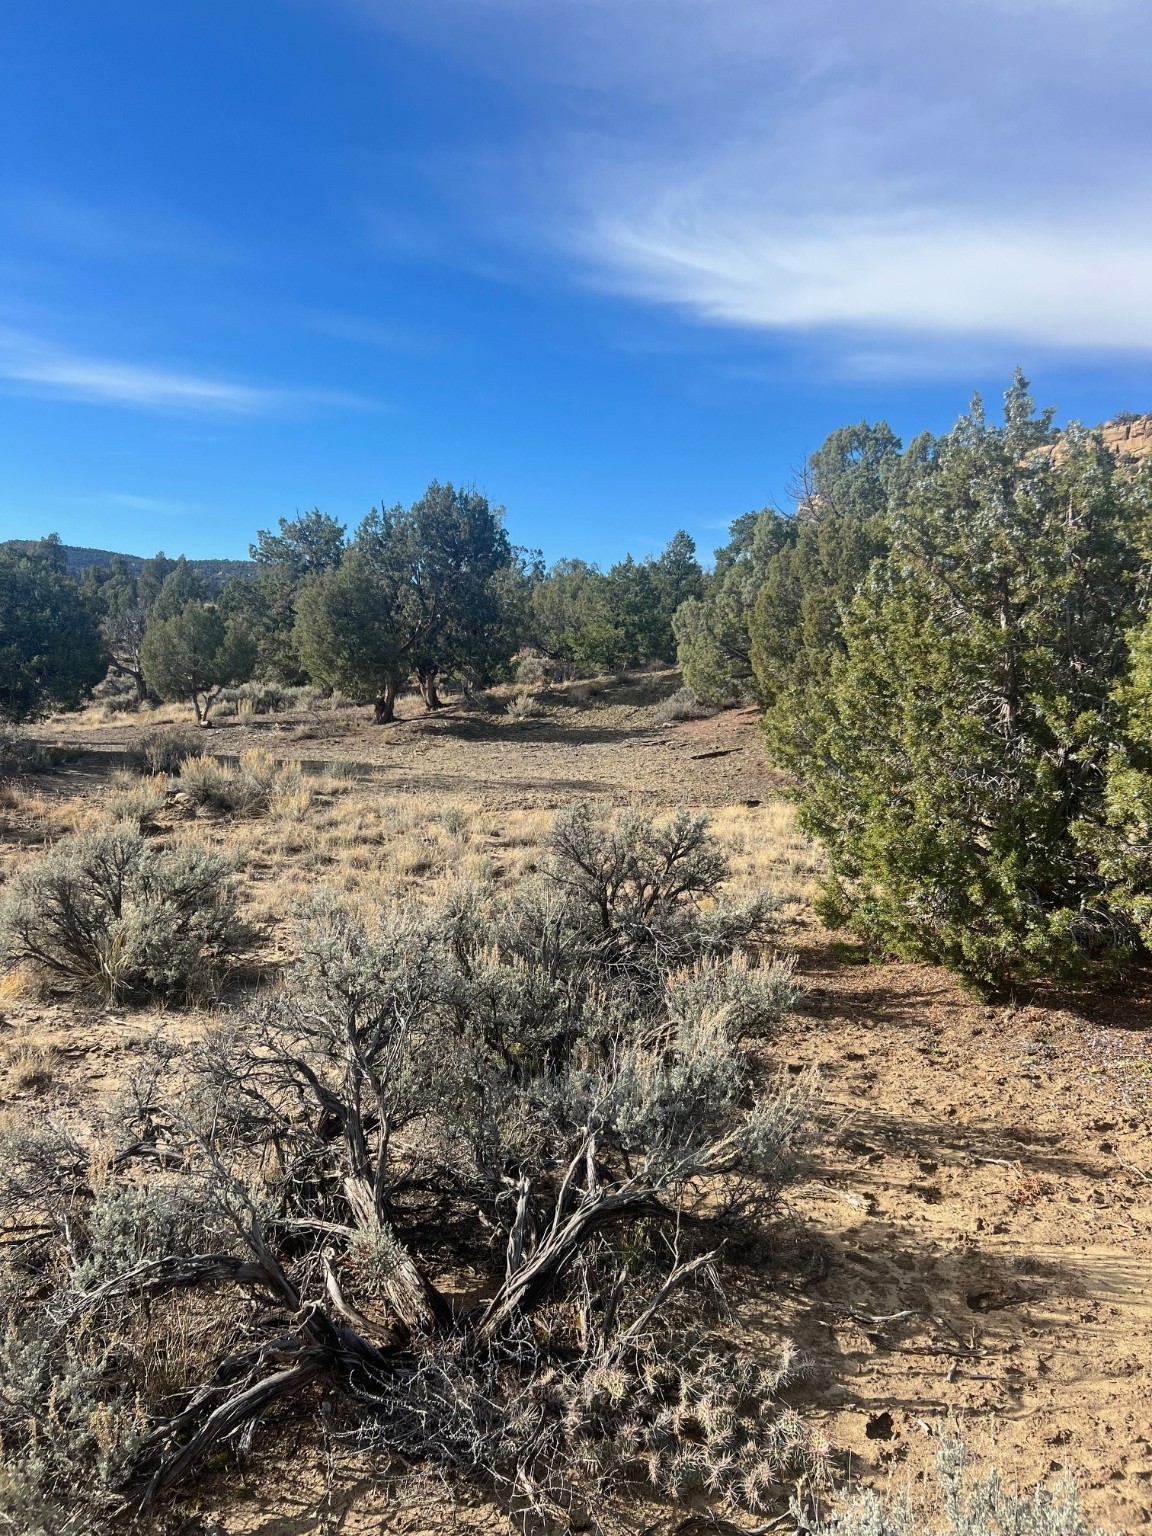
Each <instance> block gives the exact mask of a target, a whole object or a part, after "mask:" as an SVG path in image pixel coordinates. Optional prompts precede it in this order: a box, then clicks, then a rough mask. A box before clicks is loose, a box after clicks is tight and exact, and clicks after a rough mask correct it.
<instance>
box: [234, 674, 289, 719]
mask: <svg viewBox="0 0 1152 1536" xmlns="http://www.w3.org/2000/svg"><path fill="white" fill-rule="evenodd" d="M309 691H310V690H306V689H303V688H301V689H296V688H286V687H284V686H283V685H282V684H280V683H265V682H261V683H241V684H240V686H239V687H238V688H224V689H222V690H221V693H220V697H219V700H218V701H217V704H216V713H217V714H218V715H219V714H220V713H221V707H222V706H223V705H231V707H232V712H233V713H234V714H237V715H240V716H241V717H244V716H248V715H279V714H282V713H283V712H284V710H285V709H287V708H288V707H289V704H290V702H291V701H292V699H293V696H294V695H296V694H298V693H301V694H302V693H306V692H309Z"/></svg>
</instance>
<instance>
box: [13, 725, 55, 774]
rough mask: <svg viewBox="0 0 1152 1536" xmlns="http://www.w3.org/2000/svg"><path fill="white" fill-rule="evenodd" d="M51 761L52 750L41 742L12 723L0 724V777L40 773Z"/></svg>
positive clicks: (48, 766) (49, 765)
mask: <svg viewBox="0 0 1152 1536" xmlns="http://www.w3.org/2000/svg"><path fill="white" fill-rule="evenodd" d="M52 762H53V754H52V751H51V749H50V748H48V747H46V746H44V745H43V743H42V742H39V741H36V740H35V738H34V737H31V736H26V735H25V734H24V732H23V731H21V730H20V729H19V728H18V727H16V726H14V725H3V724H0V779H14V778H18V777H19V776H20V775H21V774H24V773H42V772H43V771H44V769H45V768H50V767H51V766H52Z"/></svg>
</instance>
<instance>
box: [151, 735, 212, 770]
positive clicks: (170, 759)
mask: <svg viewBox="0 0 1152 1536" xmlns="http://www.w3.org/2000/svg"><path fill="white" fill-rule="evenodd" d="M202 741H203V738H202V737H201V736H200V735H199V734H198V733H197V732H196V731H189V730H172V729H163V728H162V729H156V730H150V731H146V732H145V733H144V735H143V736H142V737H141V738H140V744H139V751H140V755H141V757H142V759H143V762H144V770H145V772H146V773H152V774H177V773H179V772H180V769H181V766H182V764H183V763H184V761H185V759H186V758H189V757H194V756H195V755H196V753H197V752H199V751H200V748H201V745H202Z"/></svg>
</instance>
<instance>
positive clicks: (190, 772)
mask: <svg viewBox="0 0 1152 1536" xmlns="http://www.w3.org/2000/svg"><path fill="white" fill-rule="evenodd" d="M181 782H182V784H183V787H184V789H185V791H186V793H187V794H189V795H191V797H192V799H193V800H195V801H196V803H197V804H198V805H202V806H204V807H206V808H207V809H208V810H211V811H216V812H217V813H219V814H220V815H225V816H261V815H263V814H264V813H265V812H267V811H268V810H269V809H270V808H271V806H272V804H273V801H274V800H276V799H278V798H279V799H281V800H283V799H285V798H286V797H292V798H293V800H294V803H298V804H300V805H302V806H303V808H304V809H307V799H306V798H301V797H302V796H305V795H306V791H305V788H304V785H303V781H302V779H301V775H300V771H299V769H297V768H285V767H281V766H280V765H278V764H277V762H276V759H275V758H274V757H273V756H272V754H271V753H270V752H265V751H263V750H262V749H260V748H258V747H257V748H253V749H252V750H251V751H249V752H241V754H240V760H239V762H238V763H236V764H235V765H231V764H228V763H222V762H221V761H220V759H219V758H216V757H210V756H208V755H204V756H201V757H191V758H188V759H187V760H186V761H185V763H184V765H183V768H182V770H181Z"/></svg>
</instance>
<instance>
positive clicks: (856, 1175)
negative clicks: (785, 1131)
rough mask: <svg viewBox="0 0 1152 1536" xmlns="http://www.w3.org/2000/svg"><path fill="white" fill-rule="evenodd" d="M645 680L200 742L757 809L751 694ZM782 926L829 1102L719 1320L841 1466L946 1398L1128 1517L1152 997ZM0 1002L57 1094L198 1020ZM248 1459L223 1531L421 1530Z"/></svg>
mask: <svg viewBox="0 0 1152 1536" xmlns="http://www.w3.org/2000/svg"><path fill="white" fill-rule="evenodd" d="M645 686H650V685H645ZM650 696H651V695H650V694H649V695H647V697H648V698H650ZM644 698H645V694H644V692H643V688H642V687H641V686H639V685H638V687H637V690H636V693H635V697H632V696H631V695H630V694H629V692H628V688H627V686H625V687H623V688H621V689H619V690H617V692H616V694H615V696H614V697H612V698H611V699H610V700H609V701H607V702H605V703H604V704H603V705H602V706H601V707H598V708H595V709H590V710H586V711H576V710H560V709H557V710H554V711H553V712H552V713H551V714H550V716H549V717H548V718H547V719H545V720H544V721H543V722H541V723H536V722H530V723H525V724H522V725H513V724H511V723H508V722H503V721H497V722H493V721H486V720H483V719H475V718H470V717H467V716H464V715H462V714H460V713H459V712H452V713H448V712H446V713H445V714H444V715H443V716H442V717H440V718H437V719H434V720H431V721H425V720H413V721H409V722H406V723H403V724H400V725H398V726H395V727H392V728H388V729H384V730H375V729H374V728H372V727H371V726H368V725H365V724H362V723H360V720H362V716H361V717H359V720H358V721H357V723H356V724H355V725H353V726H351V727H349V723H348V722H347V721H346V720H343V719H341V720H336V719H333V720H332V721H331V722H329V724H328V725H327V726H326V725H325V724H324V723H323V722H320V723H318V724H315V726H314V731H313V726H311V725H310V726H308V727H306V728H304V729H307V730H308V731H309V732H310V734H307V735H302V734H301V730H302V727H301V726H300V724H299V723H298V722H297V723H295V724H293V723H287V724H281V723H277V724H271V725H269V724H265V723H261V722H254V723H249V724H246V725H244V726H240V725H237V724H235V723H233V722H229V723H225V724H222V725H221V726H220V727H219V728H218V729H217V730H216V731H214V732H213V733H212V740H211V747H212V749H213V750H214V751H218V752H235V751H238V750H240V749H241V748H242V747H243V746H245V745H248V744H250V743H251V742H253V741H259V742H260V743H262V744H266V745H267V744H270V743H271V742H275V746H276V750H277V752H278V753H281V754H282V755H284V756H285V757H289V756H293V757H300V758H303V759H306V760H313V759H315V760H316V761H318V762H319V761H324V762H331V761H332V760H333V759H336V758H343V759H347V760H350V761H352V762H356V763H360V764H363V765H364V769H365V772H366V773H372V774H373V776H374V777H376V778H377V780H378V783H379V788H380V792H381V793H382V794H385V795H387V794H389V793H399V792H419V793H432V794H439V793H440V792H441V791H443V792H444V793H445V794H446V795H449V794H450V795H453V796H459V795H465V796H469V797H472V798H474V799H477V800H479V801H481V802H482V803H483V804H484V805H486V806H490V807H493V808H502V807H503V808H519V807H538V808H541V809H546V808H550V807H555V806H558V805H560V804H563V803H564V802H566V801H567V800H569V799H570V798H572V797H573V796H576V795H581V796H585V795H597V796H604V797H607V798H609V799H611V800H614V801H616V802H617V803H622V802H638V803H642V804H645V805H649V806H656V807H659V806H666V807H670V806H676V805H681V804H687V805H692V806H702V807H724V806H731V805H734V804H735V805H746V804H748V803H749V802H753V803H755V802H763V803H764V804H765V805H767V804H768V803H769V802H770V801H771V800H772V799H773V797H774V796H775V795H776V794H777V793H778V781H777V780H776V778H775V776H774V775H773V773H772V772H771V770H770V769H769V768H768V767H767V765H766V764H765V762H764V759H763V757H762V755H761V753H760V750H759V745H758V739H757V735H756V730H755V718H754V716H752V715H751V714H749V713H729V714H725V715H722V716H720V717H717V718H716V719H713V720H707V721H696V722H690V723H682V724H676V725H673V726H670V727H663V726H660V725H659V724H657V723H655V722H654V720H653V717H652V709H651V707H650V706H649V705H648V704H645V703H644V702H643V700H644ZM135 731H136V728H134V727H130V726H123V725H109V726H102V727H95V726H93V727H92V728H91V729H90V730H89V729H87V728H85V729H84V730H82V731H79V732H76V733H74V734H73V736H72V740H73V741H77V742H79V743H80V744H82V745H83V746H84V747H85V748H86V750H87V755H86V756H84V757H82V758H80V759H79V760H78V761H77V762H76V763H74V764H73V765H71V766H70V767H69V768H68V769H67V770H66V771H64V772H63V773H60V774H57V775H55V776H54V777H53V778H52V779H51V780H50V781H49V780H45V781H44V788H45V792H46V793H47V792H49V786H50V792H51V793H53V794H57V795H70V794H74V793H77V792H83V793H87V794H92V793H97V794H98V793H99V784H100V780H101V776H102V775H103V774H104V772H105V771H106V769H107V766H108V764H109V763H111V762H113V761H114V760H115V758H116V755H117V754H118V753H120V752H123V751H124V749H125V748H126V747H128V746H129V745H130V742H131V738H132V736H133V735H134V734H135ZM44 734H45V735H47V736H53V735H55V736H58V737H60V736H63V734H64V731H63V728H62V727H61V726H60V725H59V724H57V725H56V726H53V727H49V728H45V731H44ZM3 842H4V850H3V851H4V857H5V863H6V865H7V866H8V867H9V868H10V867H11V863H12V861H13V860H14V859H16V858H19V857H21V856H22V849H21V846H20V844H21V838H20V835H19V827H14V828H11V829H10V830H9V832H8V833H6V834H5V837H4V839H3ZM786 942H787V944H788V945H790V946H794V947H795V949H796V950H797V953H798V956H799V970H800V974H801V977H802V980H803V982H804V986H805V989H806V990H805V995H804V998H803V1001H802V1004H801V1006H800V1010H799V1012H798V1013H797V1015H796V1016H795V1018H794V1019H793V1020H792V1021H791V1022H790V1024H789V1026H788V1028H787V1030H786V1031H785V1033H784V1035H783V1036H782V1038H781V1039H780V1040H779V1041H778V1042H777V1043H776V1044H775V1046H774V1047H773V1055H774V1056H775V1057H776V1058H777V1059H778V1060H779V1062H780V1063H781V1068H782V1070H786V1071H797V1072H798V1071H801V1070H803V1069H804V1068H805V1067H806V1066H807V1065H808V1064H812V1063H815V1064H817V1065H818V1066H819V1068H820V1072H821V1075H822V1078H823V1083H824V1100H823V1110H822V1120H823V1124H822V1130H821V1134H820V1136H819V1137H818V1139H817V1142H816V1145H815V1148H814V1150H813V1154H812V1161H811V1166H810V1168H809V1170H808V1174H807V1177H806V1178H805V1180H804V1182H803V1183H802V1184H801V1185H800V1186H799V1188H798V1189H797V1190H796V1191H795V1192H794V1193H793V1196H792V1199H791V1205H790V1213H789V1219H788V1221H787V1222H786V1223H785V1224H784V1226H783V1228H782V1230H781V1233H780V1237H779V1241H778V1245H777V1252H776V1254H775V1256H774V1257H773V1258H772V1259H771V1260H769V1261H766V1262H765V1263H764V1264H763V1266H762V1267H761V1268H760V1269H758V1270H754V1271H751V1272H750V1271H749V1270H748V1269H747V1268H744V1269H741V1268H738V1267H736V1266H729V1271H730V1272H729V1273H728V1274H726V1276H725V1281H726V1284H727V1285H728V1286H729V1287H730V1294H731V1298H732V1301H733V1304H734V1307H735V1321H734V1326H735V1327H736V1328H737V1329H738V1330H739V1331H740V1332H741V1333H743V1334H744V1335H745V1337H746V1338H747V1339H749V1340H766V1339H771V1338H775V1337H778V1336H780V1334H781V1333H782V1332H786V1333H791V1334H792V1335H793V1336H794V1337H796V1338H797V1340H798V1341H799V1343H800V1344H801V1346H802V1348H803V1350H804V1352H805V1354H806V1355H807V1357H808V1360H809V1362H810V1369H809V1373H808V1376H807V1378H806V1379H805V1381H804V1382H803V1383H802V1384H801V1385H800V1387H799V1388H798V1389H797V1395H796V1400H797V1402H798V1404H799V1406H801V1407H802V1408H803V1409H804V1410H805V1411H807V1412H809V1413H812V1414H815V1415H817V1416H818V1417H819V1418H820V1419H821V1420H822V1421H823V1423H824V1426H825V1429H826V1432H827V1434H828V1437H829V1439H830V1440H831V1442H832V1444H833V1446H834V1447H835V1448H836V1450H837V1452H838V1453H839V1461H840V1464H841V1466H842V1467H843V1468H845V1469H846V1470H850V1472H851V1474H852V1475H853V1476H854V1477H857V1478H861V1479H864V1480H865V1481H871V1482H875V1481H878V1480H879V1481H883V1480H885V1479H887V1478H889V1477H892V1476H895V1477H896V1478H898V1479H899V1478H901V1477H904V1476H906V1475H907V1476H915V1475H917V1474H918V1473H919V1472H920V1471H922V1469H923V1468H924V1467H925V1465H926V1464H927V1462H928V1461H929V1459H930V1455H931V1446H930V1441H929V1437H928V1433H927V1431H928V1430H929V1429H930V1428H931V1427H932V1426H933V1425H935V1424H936V1423H937V1422H938V1421H939V1420H941V1419H942V1418H945V1417H948V1416H955V1417H957V1418H960V1419H962V1420H964V1421H966V1423H967V1431H966V1432H967V1433H968V1435H969V1436H970V1437H971V1438H972V1439H973V1441H974V1443H975V1444H976V1445H977V1446H979V1445H981V1444H983V1443H984V1442H985V1441H987V1440H990V1439H992V1438H994V1439H995V1440H996V1441H997V1443H998V1444H999V1446H1000V1453H999V1455H1000V1460H1001V1462H1002V1464H1004V1465H1005V1466H1006V1467H1008V1468H1009V1469H1011V1470H1013V1471H1015V1473H1016V1474H1017V1475H1018V1477H1019V1478H1020V1480H1021V1481H1022V1482H1024V1483H1031V1482H1034V1481H1036V1480H1037V1479H1039V1478H1041V1477H1045V1476H1048V1475H1050V1474H1054V1473H1058V1472H1060V1471H1062V1470H1068V1471H1070V1472H1073V1473H1075V1474H1076V1476H1077V1477H1078V1478H1079V1479H1080V1482H1081V1486H1082V1490H1083V1498H1084V1504H1085V1506H1086V1509H1087V1512H1088V1513H1089V1515H1090V1516H1091V1517H1092V1518H1094V1519H1096V1520H1098V1521H1099V1522H1100V1523H1101V1524H1103V1525H1105V1526H1107V1527H1109V1528H1111V1529H1113V1530H1120V1531H1137V1530H1141V1529H1143V1528H1144V1527H1145V1526H1146V1525H1147V1524H1148V1523H1149V1522H1150V1521H1152V1422H1150V1420H1152V1415H1150V1413H1149V1406H1148V1405H1149V1395H1150V1389H1152V1380H1150V1344H1152V1129H1150V1126H1149V1113H1148V1105H1149V1096H1150V1091H1152V1048H1150V1047H1149V1036H1148V1032H1147V1025H1148V1022H1149V1019H1152V1003H1149V1002H1147V1001H1146V1000H1145V999H1144V998H1143V997H1141V996H1134V995H1132V994H1122V995H1121V994H1117V995H1114V996H1097V997H1095V998H1093V999H1088V1000H1084V999H1074V1000H1069V999H1067V998H1050V997H1040V996H1037V997H1031V998H1018V999H1017V1000H1016V1001H1015V1003H1013V1004H1011V1005H1006V1004H998V1005H996V1006H986V1005H985V1004H983V1003H981V1002H980V1001H979V1000H977V999H975V998H973V997H971V996H969V995H966V994H965V993H964V992H963V991H962V990H961V989H960V988H958V987H957V986H956V984H955V983H954V982H953V981H952V980H951V979H950V978H949V977H947V976H946V975H944V974H943V973H942V972H939V971H937V970H935V969H932V968H930V967H926V966H917V965H911V964H879V963H868V960H867V957H866V956H865V955H864V954H863V952H862V951H860V950H859V949H858V948H856V947H855V946H854V945H852V944H851V943H850V942H847V941H846V940H845V938H844V936H843V935H839V936H837V935H829V934H828V933H827V932H826V931H824V930H823V929H821V928H820V927H819V925H818V924H817V923H816V922H815V920H814V919H813V918H811V917H810V916H807V915H803V914H802V915H801V916H800V917H799V918H798V919H797V920H796V921H795V923H794V925H793V927H792V928H791V930H790V931H789V932H788V934H787V936H786ZM0 1012H2V1013H3V1015H4V1018H3V1023H0V1041H3V1040H11V1039H13V1038H15V1036H17V1035H20V1034H23V1035H27V1034H29V1033H30V1032H33V1033H35V1035H36V1038H38V1039H43V1040H45V1041H46V1042H48V1043H49V1044H50V1045H51V1046H52V1047H53V1048H54V1049H55V1051H56V1057H55V1060H56V1063H57V1065H56V1069H55V1070H56V1080H55V1086H54V1088H53V1090H52V1091H53V1092H56V1093H58V1092H59V1091H61V1088H63V1090H64V1091H65V1092H66V1094H67V1095H69V1096H71V1098H72V1101H73V1102H74V1103H75V1102H80V1101H83V1100H86V1099H89V1098H90V1097H94V1096H98V1095H99V1094H101V1093H103V1092H105V1091H107V1089H108V1087H109V1086H110V1085H111V1084H112V1083H113V1082H115V1081H118V1080H122V1079H123V1077H124V1075H125V1074H126V1073H127V1072H130V1071H131V1070H132V1059H133V1056H134V1053H135V1051H136V1049H137V1048H138V1044H139V1041H140V1040H141V1038H142V1037H143V1035H144V1034H146V1033H147V1031H148V1029H150V1028H151V1027H153V1026H154V1025H155V1024H157V1023H160V1024H161V1026H162V1027H163V1028H165V1029H167V1030H171V1031H173V1032H175V1033H177V1034H181V1033H193V1032H195V1031H197V1030H198V1029H199V1028H201V1027H202V1023H203V1020H202V1019H198V1018H197V1016H196V1015H194V1014H193V1015H184V1016H176V1015H169V1016H167V1017H164V1018H160V1019H154V1018H149V1017H147V1016H140V1015H134V1016H133V1015H123V1014H117V1013H114V1012H110V1011H107V1010H93V1011H89V1012H86V1013H80V1012H78V1011H77V1010H76V1009H75V1008H74V1007H73V1005H71V1004H70V1003H67V1002H65V1001H62V1000H55V1001H51V1000H50V1001H49V1002H47V1003H43V1002H34V1001H31V1000H27V999H21V998H16V999H15V1000H14V1001H3V1002H0ZM5 1098H6V1101H7V1103H8V1105H9V1107H11V1108H15V1109H17V1110H18V1111H19V1112H26V1113H28V1114H36V1113H42V1112H43V1110H44V1106H45V1104H46V1102H47V1100H46V1089H45V1087H44V1085H43V1084H38V1083H36V1082H32V1083H30V1084H28V1085H25V1086H22V1087H19V1088H16V1087H13V1085H12V1082H11V1081H9V1082H8V1086H7V1089H6V1091H5ZM264 1467H265V1472H264V1475H262V1476H256V1475H255V1473H254V1474H253V1476H252V1478H250V1479H249V1481H248V1483H247V1485H246V1488H245V1489H244V1490H242V1491H241V1496H240V1500H239V1502H238V1503H236V1504H234V1505H233V1506H232V1511H231V1513H230V1514H229V1513H227V1512H225V1511H224V1509H223V1506H216V1505H214V1507H213V1519H216V1520H218V1521H219V1522H220V1524H219V1525H218V1526H217V1527H216V1529H217V1530H221V1529H222V1530H225V1531H227V1532H229V1533H239V1532H245V1533H252V1536H255V1533H259V1536H295V1533H301V1536H302V1533H304V1532H310V1531H321V1530H335V1529H340V1530H343V1531H347V1532H354V1531H364V1532H368V1531H380V1532H382V1531H390V1532H391V1531H400V1530H406V1529H410V1528H415V1527H419V1528H422V1529H429V1528H430V1516H429V1512H428V1509H427V1507H426V1506H425V1505H424V1504H423V1503H422V1502H419V1503H415V1502H412V1501H411V1500H408V1501H406V1502H405V1503H402V1504H400V1505H397V1504H396V1503H394V1502H392V1501H391V1500H387V1499H385V1498H384V1496H383V1495H382V1494H380V1493H378V1492H371V1491H368V1490H367V1489H366V1488H365V1486H364V1485H363V1484H361V1485H359V1486H357V1484H356V1480H355V1476H354V1475H353V1473H352V1472H349V1473H347V1474H346V1475H344V1476H342V1478H341V1479H340V1480H339V1483H340V1486H339V1487H335V1486H334V1487H332V1488H330V1489H329V1491H328V1493H327V1494H325V1495H323V1496H321V1494H320V1492H319V1491H318V1489H317V1483H316V1475H317V1474H316V1462H315V1458H312V1457H308V1458H305V1457H300V1458H294V1457H291V1456H289V1457H288V1458H287V1459H285V1458H284V1457H283V1456H281V1457H280V1458H279V1459H278V1460H277V1461H276V1467H275V1479H274V1481H272V1482H270V1481H269V1480H268V1473H269V1472H270V1471H271V1470H272V1469H271V1468H270V1467H269V1466H268V1465H267V1463H264ZM448 1518H449V1516H448V1514H447V1513H446V1514H445V1519H446V1520H447V1519H448ZM478 1519H479V1516H477V1520H478ZM435 1523H436V1522H434V1521H432V1522H431V1524H435ZM464 1523H465V1524H467V1525H469V1526H473V1525H474V1524H475V1523H476V1521H474V1520H472V1519H465V1520H464ZM480 1523H483V1522H482V1521H480ZM204 1529H210V1527H209V1526H206V1527H204Z"/></svg>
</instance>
